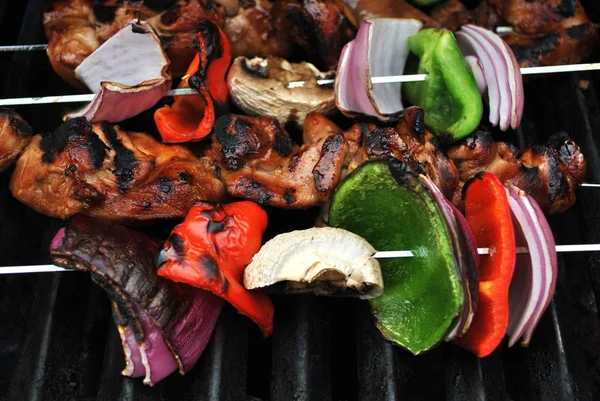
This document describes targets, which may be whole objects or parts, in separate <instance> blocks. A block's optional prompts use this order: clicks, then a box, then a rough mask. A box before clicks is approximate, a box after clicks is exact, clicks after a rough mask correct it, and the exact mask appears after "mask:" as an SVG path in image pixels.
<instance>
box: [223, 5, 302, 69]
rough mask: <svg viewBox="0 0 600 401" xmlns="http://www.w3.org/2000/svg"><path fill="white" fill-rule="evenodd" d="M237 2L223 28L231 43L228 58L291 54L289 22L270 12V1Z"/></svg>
mask: <svg viewBox="0 0 600 401" xmlns="http://www.w3.org/2000/svg"><path fill="white" fill-rule="evenodd" d="M240 3H241V4H240V5H239V7H238V8H237V9H236V12H235V14H234V16H233V17H232V18H230V19H229V20H227V23H226V24H225V30H224V32H225V36H227V39H228V40H229V43H230V44H231V55H232V58H235V57H238V56H246V57H249V58H252V57H262V58H265V57H267V56H279V57H283V58H287V57H289V56H290V55H291V53H292V41H291V38H290V22H289V21H288V20H286V19H284V18H281V17H282V15H281V14H280V13H277V14H275V13H274V12H273V7H274V4H273V3H272V2H270V1H269V0H254V1H241V2H240Z"/></svg>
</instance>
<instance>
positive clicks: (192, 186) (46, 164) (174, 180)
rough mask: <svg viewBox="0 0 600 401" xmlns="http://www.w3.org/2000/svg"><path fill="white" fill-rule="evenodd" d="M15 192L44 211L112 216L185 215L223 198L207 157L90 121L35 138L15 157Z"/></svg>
mask: <svg viewBox="0 0 600 401" xmlns="http://www.w3.org/2000/svg"><path fill="white" fill-rule="evenodd" d="M10 190H11V192H12V194H13V195H14V197H15V198H17V199H18V200H20V201H21V202H23V203H24V204H26V205H27V206H29V207H31V208H33V209H35V210H36V211H38V212H41V213H44V214H47V215H49V216H52V217H57V218H60V219H66V218H68V217H70V216H73V215H75V214H78V213H81V214H85V215H88V216H93V217H100V218H104V219H109V220H124V221H127V220H149V219H158V218H181V217H184V216H185V215H186V214H187V212H188V211H189V209H190V208H191V207H192V206H193V205H194V203H195V202H198V201H214V202H217V201H223V200H224V199H225V195H226V192H225V186H224V185H223V183H222V182H221V180H220V179H219V178H218V177H217V176H216V171H215V168H214V166H213V165H212V162H211V161H210V160H209V159H206V158H201V159H198V158H197V157H195V156H194V155H193V154H192V152H190V151H189V150H187V149H186V148H184V147H182V146H170V145H164V144H162V143H159V142H157V141H156V140H154V139H153V138H152V137H150V136H148V135H146V134H143V133H136V132H125V131H123V130H121V129H119V128H118V127H116V126H115V127H113V126H111V125H109V124H93V125H90V124H89V123H88V122H87V121H86V120H85V119H84V118H75V119H72V120H69V121H67V122H66V123H64V124H62V125H61V126H60V127H59V128H58V129H57V130H56V131H54V133H51V134H45V135H36V136H35V137H34V138H33V140H32V141H31V143H30V144H29V146H28V147H27V148H26V149H25V151H24V152H23V155H22V156H21V157H20V158H19V160H18V161H17V165H16V169H15V172H14V173H13V176H12V179H11V182H10Z"/></svg>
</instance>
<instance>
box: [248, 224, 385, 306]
mask: <svg viewBox="0 0 600 401" xmlns="http://www.w3.org/2000/svg"><path fill="white" fill-rule="evenodd" d="M375 252H376V251H375V249H374V248H373V247H372V246H371V245H370V244H369V243H368V242H367V241H366V240H364V239H363V238H361V237H359V236H358V235H356V234H353V233H351V232H349V231H346V230H342V229H340V228H332V227H320V228H317V227H313V228H310V229H308V230H300V231H292V232H289V233H285V234H280V235H278V236H276V237H275V238H273V239H272V240H270V241H268V242H267V243H266V244H264V245H263V247H262V248H261V249H260V251H259V252H258V253H257V254H256V255H254V258H253V260H252V263H250V264H249V265H248V267H246V270H245V271H244V285H245V286H246V288H247V289H249V290H253V289H257V288H264V287H270V286H273V285H275V284H277V283H281V286H283V292H285V293H308V292H311V293H314V294H317V295H328V296H346V297H348V296H350V297H358V298H362V299H369V298H375V297H378V296H380V295H381V294H382V293H383V278H382V277H381V269H380V267H379V262H377V260H376V259H374V258H373V257H372V256H373V255H374V254H375Z"/></svg>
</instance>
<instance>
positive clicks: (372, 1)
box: [344, 0, 440, 28]
mask: <svg viewBox="0 0 600 401" xmlns="http://www.w3.org/2000/svg"><path fill="white" fill-rule="evenodd" d="M344 2H345V3H346V4H347V6H348V7H349V8H350V9H351V10H352V12H353V13H354V16H355V17H356V19H357V20H358V21H359V22H362V21H364V20H366V19H373V18H413V19H417V20H420V21H422V22H423V25H424V27H425V28H439V27H440V24H439V22H438V21H436V20H435V19H433V18H431V17H430V16H429V15H427V14H425V13H424V12H423V11H421V10H419V9H417V8H415V7H413V6H412V5H410V4H408V3H407V2H406V1H404V0H344Z"/></svg>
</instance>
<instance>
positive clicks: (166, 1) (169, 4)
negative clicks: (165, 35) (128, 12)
mask: <svg viewBox="0 0 600 401" xmlns="http://www.w3.org/2000/svg"><path fill="white" fill-rule="evenodd" d="M119 2H120V3H121V2H123V3H127V2H128V1H119ZM144 5H145V6H146V7H148V8H151V9H152V10H154V11H165V10H168V9H170V8H173V7H175V6H177V0H144Z"/></svg>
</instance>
